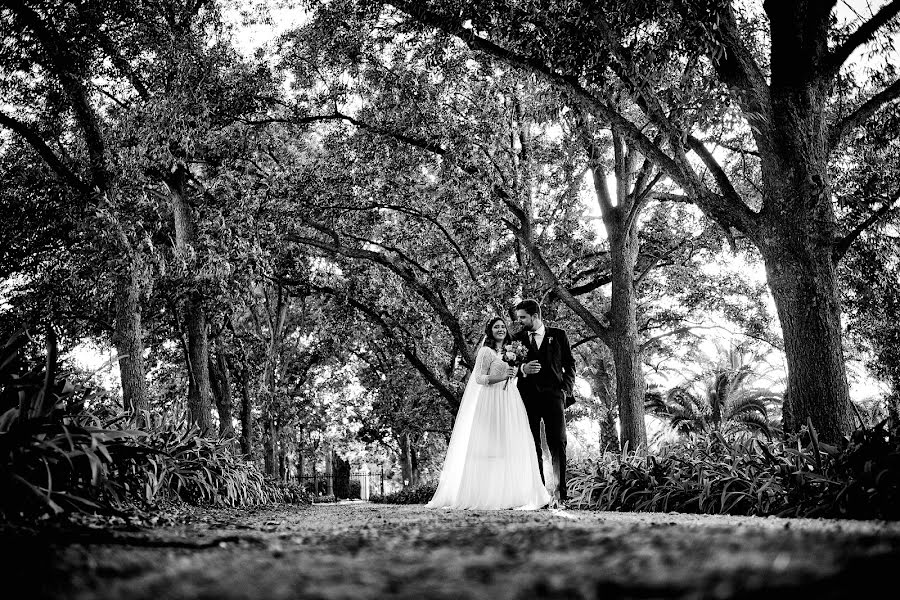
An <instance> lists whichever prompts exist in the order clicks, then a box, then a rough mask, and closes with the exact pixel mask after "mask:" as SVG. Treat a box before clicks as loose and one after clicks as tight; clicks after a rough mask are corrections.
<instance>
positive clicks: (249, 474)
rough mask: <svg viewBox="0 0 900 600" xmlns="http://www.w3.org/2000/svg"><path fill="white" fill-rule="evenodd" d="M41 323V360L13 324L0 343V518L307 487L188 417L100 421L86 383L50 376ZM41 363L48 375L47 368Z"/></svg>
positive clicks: (260, 499) (290, 497) (277, 493)
mask: <svg viewBox="0 0 900 600" xmlns="http://www.w3.org/2000/svg"><path fill="white" fill-rule="evenodd" d="M50 332H52V329H48V334H47V338H48V345H49V348H48V352H47V354H48V356H50V357H51V358H50V359H48V360H47V364H46V365H45V366H43V367H41V366H38V367H30V366H29V365H28V364H27V361H25V360H24V359H23V358H22V356H23V353H22V352H21V350H22V348H23V347H24V346H25V345H26V344H27V343H29V342H30V341H32V340H31V337H30V336H29V335H28V334H27V333H25V332H20V333H18V334H17V335H15V336H13V337H12V338H11V339H10V340H8V341H7V342H6V343H5V344H4V345H3V346H2V347H0V399H2V401H3V408H4V409H5V412H3V413H2V415H0V517H3V518H5V519H8V520H12V519H34V518H38V517H41V516H44V515H47V514H52V515H62V514H65V513H70V512H72V511H83V512H101V513H103V512H105V513H121V512H123V511H136V510H142V509H153V508H154V507H156V506H159V505H160V504H166V503H173V502H188V503H193V504H213V505H228V506H238V505H251V504H263V503H269V502H283V501H291V502H297V501H300V502H303V501H308V495H303V494H302V493H301V492H300V491H299V490H293V489H291V488H285V487H282V486H279V485H278V484H275V483H273V482H270V481H267V480H266V479H265V478H264V476H263V474H262V473H261V472H260V471H259V469H257V468H256V467H255V466H254V465H253V464H252V463H249V462H246V461H244V460H243V459H242V458H241V457H239V456H237V455H235V454H234V453H233V452H232V451H231V450H230V449H229V448H228V441H224V440H215V439H208V438H205V437H203V436H201V435H199V432H198V431H197V429H196V428H193V427H189V426H188V424H187V421H186V420H184V419H182V420H181V421H179V422H175V423H172V422H167V421H165V420H162V419H160V418H152V417H151V415H149V414H145V415H144V419H143V422H144V423H146V424H147V426H146V427H145V429H143V430H134V429H128V428H127V425H128V423H129V416H128V415H119V416H116V417H113V418H107V419H105V420H103V421H101V419H100V418H99V417H96V416H94V415H92V414H91V413H90V412H86V411H83V410H80V408H79V407H83V406H84V405H85V404H87V402H86V400H87V399H89V398H90V397H91V396H92V395H93V394H94V392H93V390H91V389H90V388H88V387H86V386H82V387H76V386H73V385H71V384H70V383H68V382H67V381H66V380H65V379H63V380H58V379H57V378H56V377H55V365H54V364H53V363H54V359H55V348H54V347H53V346H54V344H55V342H54V341H53V336H52V333H50ZM48 372H49V374H48Z"/></svg>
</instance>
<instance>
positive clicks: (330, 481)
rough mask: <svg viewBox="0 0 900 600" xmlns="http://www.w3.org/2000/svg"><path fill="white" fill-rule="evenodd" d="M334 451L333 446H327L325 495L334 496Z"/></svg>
mask: <svg viewBox="0 0 900 600" xmlns="http://www.w3.org/2000/svg"><path fill="white" fill-rule="evenodd" d="M333 459H334V450H332V448H331V444H325V486H326V487H325V495H326V496H334V464H333V463H332V460H333Z"/></svg>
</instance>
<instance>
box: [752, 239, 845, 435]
mask: <svg viewBox="0 0 900 600" xmlns="http://www.w3.org/2000/svg"><path fill="white" fill-rule="evenodd" d="M804 245H805V244H803V243H800V242H799V240H798V238H794V239H793V240H786V241H785V242H784V243H772V244H771V245H770V246H768V247H764V248H763V251H762V254H763V259H764V260H765V263H766V272H767V275H768V280H769V286H770V287H771V289H772V295H773V297H774V299H775V307H776V309H777V311H778V318H779V319H780V321H781V329H782V334H783V336H784V347H785V357H786V360H787V367H788V369H787V370H788V377H787V393H786V395H785V399H786V402H787V403H789V406H787V407H786V410H785V412H786V416H787V417H788V419H787V420H788V421H789V422H786V423H785V425H786V426H787V428H789V429H795V430H796V429H798V428H800V427H802V426H804V425H806V424H807V421H809V422H811V423H812V425H813V427H814V428H815V429H816V433H817V435H818V436H819V438H821V439H822V440H823V441H826V442H829V443H837V442H838V441H839V440H840V439H841V438H842V437H843V436H844V435H845V434H847V433H848V432H850V431H852V429H853V416H852V408H851V406H850V402H851V401H850V389H849V386H848V383H847V376H846V371H845V359H844V353H843V349H842V347H841V324H840V302H839V299H838V293H837V281H836V274H835V269H834V263H833V261H832V259H831V248H830V246H829V247H826V248H821V249H819V251H815V250H813V251H812V252H809V251H808V250H812V249H811V248H808V247H807V248H806V249H802V248H798V246H801V247H802V246H804ZM798 250H801V254H800V256H798V255H797V251H798ZM817 255H818V256H817Z"/></svg>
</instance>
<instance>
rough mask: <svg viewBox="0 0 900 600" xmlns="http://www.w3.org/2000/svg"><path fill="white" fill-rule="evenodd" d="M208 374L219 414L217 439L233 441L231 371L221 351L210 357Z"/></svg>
mask: <svg viewBox="0 0 900 600" xmlns="http://www.w3.org/2000/svg"><path fill="white" fill-rule="evenodd" d="M209 374H210V383H211V384H212V391H213V398H214V399H215V401H216V409H217V410H218V413H219V437H220V438H221V439H233V438H234V437H235V434H234V423H232V419H233V416H232V414H233V411H234V401H233V400H232V395H231V371H229V370H228V363H227V361H226V360H225V357H224V356H223V355H222V353H221V351H220V352H216V354H215V357H212V356H211V357H210V360H209Z"/></svg>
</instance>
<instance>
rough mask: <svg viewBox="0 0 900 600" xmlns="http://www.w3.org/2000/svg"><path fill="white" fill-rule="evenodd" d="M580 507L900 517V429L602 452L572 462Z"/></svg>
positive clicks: (697, 439) (694, 441)
mask: <svg viewBox="0 0 900 600" xmlns="http://www.w3.org/2000/svg"><path fill="white" fill-rule="evenodd" d="M569 486H570V490H571V493H570V497H571V498H572V499H573V504H574V505H575V506H577V507H580V508H591V509H597V510H618V511H661V512H670V511H675V512H686V513H705V514H730V515H755V516H783V517H826V518H851V519H888V520H897V519H898V518H900V428H898V426H897V424H892V423H890V422H889V421H883V422H881V423H879V424H878V425H876V426H875V427H871V428H869V427H863V428H860V429H858V430H857V431H855V432H854V433H853V434H852V435H851V436H849V437H847V438H846V439H845V440H844V442H843V443H842V444H841V445H840V446H830V445H827V444H823V443H820V442H819V440H818V439H817V436H816V433H815V429H814V428H812V427H806V428H804V429H803V430H802V432H801V433H800V434H798V435H794V436H791V437H788V438H786V439H784V440H765V439H756V438H732V439H729V438H726V437H725V436H724V435H722V434H721V433H720V432H713V433H712V434H708V435H698V436H693V437H690V438H688V439H686V440H682V441H679V442H676V443H673V444H671V445H670V446H668V447H664V448H663V449H662V450H661V451H660V452H659V453H657V454H655V455H650V456H646V457H644V456H639V455H636V454H634V453H629V452H627V451H626V452H622V453H618V454H617V453H606V454H604V455H603V456H601V457H600V458H598V459H597V460H594V461H589V462H587V463H585V464H583V465H580V466H579V467H576V468H575V469H573V473H572V476H571V478H570V479H569Z"/></svg>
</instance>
